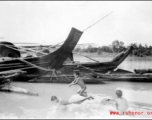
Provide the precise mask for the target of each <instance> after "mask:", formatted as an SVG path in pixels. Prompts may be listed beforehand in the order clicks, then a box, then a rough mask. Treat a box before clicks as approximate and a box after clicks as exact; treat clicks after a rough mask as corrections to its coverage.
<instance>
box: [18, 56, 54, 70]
mask: <svg viewBox="0 0 152 120" xmlns="http://www.w3.org/2000/svg"><path fill="white" fill-rule="evenodd" d="M18 60H20V61H22V62H24V63H26V64H28V65H30V66H32V67H34V68H38V69H40V70H44V71H47V72H53V71H54V70H53V69H45V68H43V67H40V66H37V65H35V64H32V63H30V62H28V61H26V60H24V59H18Z"/></svg>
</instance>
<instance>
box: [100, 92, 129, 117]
mask: <svg viewBox="0 0 152 120" xmlns="http://www.w3.org/2000/svg"><path fill="white" fill-rule="evenodd" d="M116 95H117V98H116V99H115V100H113V99H107V100H106V101H109V102H112V103H113V102H114V103H115V106H116V109H115V108H109V110H110V111H114V112H119V114H120V115H122V114H123V112H126V110H127V109H128V108H129V107H128V103H127V101H126V99H124V98H123V97H122V91H121V90H116ZM102 103H104V102H103V101H102Z"/></svg>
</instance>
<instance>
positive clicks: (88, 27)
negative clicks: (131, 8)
mask: <svg viewBox="0 0 152 120" xmlns="http://www.w3.org/2000/svg"><path fill="white" fill-rule="evenodd" d="M112 12H113V11H112ZM112 12H110V13H109V14H107V15H106V16H104V17H103V18H101V19H100V20H98V21H97V22H95V23H94V24H92V25H90V26H89V27H87V28H86V29H85V30H83V32H84V31H86V30H87V29H89V28H91V27H92V26H94V25H95V24H96V23H98V22H99V21H101V20H103V19H104V18H105V17H107V16H108V15H110V14H111V13H112Z"/></svg>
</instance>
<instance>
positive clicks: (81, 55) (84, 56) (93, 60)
mask: <svg viewBox="0 0 152 120" xmlns="http://www.w3.org/2000/svg"><path fill="white" fill-rule="evenodd" d="M73 53H74V54H78V55H81V56H84V57H86V58H89V59H90V60H93V61H96V62H100V61H97V60H95V59H92V58H90V57H88V56H85V55H82V54H79V53H75V52H73Z"/></svg>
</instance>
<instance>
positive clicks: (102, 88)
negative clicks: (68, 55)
mask: <svg viewBox="0 0 152 120" xmlns="http://www.w3.org/2000/svg"><path fill="white" fill-rule="evenodd" d="M74 59H75V60H76V61H77V60H80V61H82V62H86V61H89V60H88V59H87V58H83V57H82V58H81V57H79V58H77V57H76V58H74ZM95 59H96V60H99V61H108V60H110V59H111V58H99V57H98V58H95ZM118 68H123V69H126V70H130V71H133V70H134V69H142V68H143V69H144V68H152V64H151V61H150V60H148V59H145V58H138V59H136V60H135V59H126V60H125V61H124V62H123V63H122V64H121V65H120V66H119V67H118ZM12 84H13V85H14V86H18V87H22V88H25V89H28V90H31V91H34V92H37V93H38V94H39V96H28V95H22V94H17V93H5V92H0V105H1V107H0V118H3V119H5V118H7V119H9V118H16V119H17V118H19V119H21V118H35V119H38V118H117V117H118V118H128V117H130V116H118V115H110V113H109V112H108V111H107V109H106V108H107V106H106V105H102V104H101V103H100V101H101V100H102V99H103V96H105V97H110V98H116V95H115V91H116V89H121V90H122V91H123V97H124V98H125V99H127V101H128V103H129V105H130V107H131V109H132V111H137V112H139V111H143V112H144V115H134V116H131V117H133V118H152V83H144V82H127V81H123V82H120V81H115V82H113V81H104V84H88V85H87V92H88V93H90V94H92V96H93V97H94V98H95V100H90V101H89V100H87V101H85V102H84V103H82V104H81V105H69V106H67V108H66V110H63V111H55V110H54V109H53V106H54V103H52V102H51V101H50V98H51V96H52V95H56V96H57V97H58V98H62V99H67V100H68V99H69V98H70V97H71V96H72V95H74V94H76V92H77V89H78V88H79V86H77V85H74V86H72V87H70V88H69V87H68V84H58V83H22V82H13V83H12ZM51 109H53V110H51Z"/></svg>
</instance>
